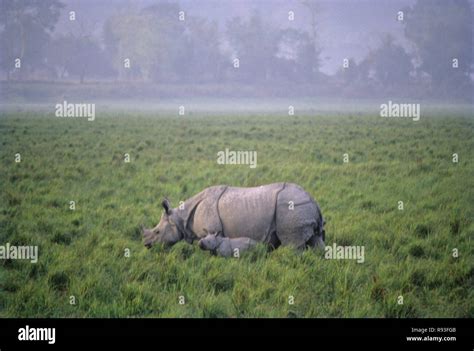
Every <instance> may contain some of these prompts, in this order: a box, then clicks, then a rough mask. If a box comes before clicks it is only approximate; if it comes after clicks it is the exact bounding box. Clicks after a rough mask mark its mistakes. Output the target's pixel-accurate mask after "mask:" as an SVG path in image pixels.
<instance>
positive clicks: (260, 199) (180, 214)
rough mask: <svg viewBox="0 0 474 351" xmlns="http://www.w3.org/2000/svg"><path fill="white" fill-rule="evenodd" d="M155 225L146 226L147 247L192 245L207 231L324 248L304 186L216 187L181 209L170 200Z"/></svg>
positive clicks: (314, 206)
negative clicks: (177, 244) (155, 245)
mask: <svg viewBox="0 0 474 351" xmlns="http://www.w3.org/2000/svg"><path fill="white" fill-rule="evenodd" d="M162 206H163V208H164V210H165V211H164V212H163V214H162V216H161V219H160V223H158V225H157V226H156V227H154V228H153V229H143V236H144V241H145V246H147V247H151V246H152V245H153V243H155V242H159V243H163V244H165V245H168V246H170V245H173V244H175V243H177V242H178V241H180V240H185V241H187V242H188V243H192V242H193V241H194V240H196V239H200V238H203V237H205V236H206V235H208V234H218V233H219V234H220V235H223V236H225V237H229V238H237V237H248V238H251V239H253V240H255V241H258V242H262V243H266V244H268V245H271V246H273V247H274V248H277V247H278V246H280V245H291V246H294V247H296V248H298V249H302V248H305V247H317V246H321V247H324V240H325V232H324V220H323V216H322V215H321V211H320V208H319V206H318V204H317V203H316V202H315V201H314V199H313V198H312V197H311V195H309V194H308V193H307V192H306V191H304V190H303V189H302V188H301V187H300V186H298V185H296V184H291V183H274V184H269V185H263V186H260V187H254V188H237V187H231V186H225V185H219V186H212V187H209V188H206V189H204V190H203V191H201V192H200V193H199V194H197V195H195V196H193V197H192V198H190V199H188V200H187V201H185V202H184V203H181V205H180V206H179V207H177V208H172V207H171V205H170V203H169V201H168V200H166V199H165V200H164V201H163V202H162Z"/></svg>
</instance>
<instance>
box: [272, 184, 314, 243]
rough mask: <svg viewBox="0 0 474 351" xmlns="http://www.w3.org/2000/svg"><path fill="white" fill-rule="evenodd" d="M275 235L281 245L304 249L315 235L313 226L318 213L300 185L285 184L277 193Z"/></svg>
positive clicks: (312, 201)
mask: <svg viewBox="0 0 474 351" xmlns="http://www.w3.org/2000/svg"><path fill="white" fill-rule="evenodd" d="M277 204H278V206H277V213H276V235H277V236H278V239H279V240H280V241H281V244H282V245H285V246H286V245H290V246H293V247H295V248H297V249H304V248H305V247H306V246H307V245H308V242H310V240H311V239H312V238H313V237H314V236H315V232H314V227H315V224H316V223H317V216H318V215H319V212H318V208H317V205H316V203H315V202H314V200H313V199H312V198H311V196H310V195H309V194H308V193H307V192H305V191H304V190H303V189H302V188H301V187H299V186H297V185H294V184H287V186H286V187H285V189H284V190H283V191H281V192H280V194H279V195H278V202H277Z"/></svg>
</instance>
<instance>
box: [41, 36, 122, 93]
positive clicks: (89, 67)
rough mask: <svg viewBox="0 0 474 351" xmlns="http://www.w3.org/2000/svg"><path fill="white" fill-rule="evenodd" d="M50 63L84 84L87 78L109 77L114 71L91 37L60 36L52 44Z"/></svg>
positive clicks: (61, 75) (61, 76)
mask: <svg viewBox="0 0 474 351" xmlns="http://www.w3.org/2000/svg"><path fill="white" fill-rule="evenodd" d="M49 49H50V50H49V53H50V54H49V58H48V62H49V63H50V64H52V65H54V66H55V67H57V68H58V69H59V71H60V72H59V75H60V78H64V76H65V74H66V73H67V74H68V75H70V76H71V75H72V76H77V77H79V82H80V83H81V84H82V83H84V80H85V78H86V77H87V76H96V77H107V76H112V75H113V73H114V71H113V69H112V66H111V64H110V61H109V60H108V59H107V57H106V55H105V53H104V51H103V50H102V48H101V47H100V45H99V43H98V42H97V41H96V40H95V39H94V38H92V37H91V36H74V35H72V34H69V35H64V36H60V37H58V38H56V39H54V40H53V41H52V42H51V45H50V47H49Z"/></svg>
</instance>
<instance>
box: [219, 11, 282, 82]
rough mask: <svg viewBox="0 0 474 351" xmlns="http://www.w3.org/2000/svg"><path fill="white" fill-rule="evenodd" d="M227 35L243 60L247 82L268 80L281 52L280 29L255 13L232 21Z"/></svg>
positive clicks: (243, 71)
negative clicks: (279, 46) (246, 18)
mask: <svg viewBox="0 0 474 351" xmlns="http://www.w3.org/2000/svg"><path fill="white" fill-rule="evenodd" d="M226 34H227V39H228V40H229V43H230V45H231V47H232V48H233V50H234V51H235V58H238V59H239V64H240V68H239V71H238V72H239V73H240V74H239V76H240V77H241V78H242V79H243V80H244V81H247V82H255V81H257V82H265V81H268V80H269V79H270V78H271V73H272V68H271V67H272V65H273V63H274V61H275V59H276V54H277V51H278V45H279V44H278V43H279V33H278V31H277V30H275V29H274V28H271V27H270V25H269V24H267V23H264V22H263V20H262V18H261V17H260V15H259V13H258V12H254V13H253V14H252V16H251V17H250V18H249V19H248V20H246V21H244V20H242V19H241V18H238V17H237V18H234V19H232V20H231V21H229V22H228V23H227V30H226ZM229 64H230V62H229Z"/></svg>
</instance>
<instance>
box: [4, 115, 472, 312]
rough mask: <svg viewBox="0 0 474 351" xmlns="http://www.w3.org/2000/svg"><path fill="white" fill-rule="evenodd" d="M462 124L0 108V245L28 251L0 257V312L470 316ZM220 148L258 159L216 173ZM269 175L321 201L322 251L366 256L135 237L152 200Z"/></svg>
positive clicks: (468, 202) (251, 182)
mask: <svg viewBox="0 0 474 351" xmlns="http://www.w3.org/2000/svg"><path fill="white" fill-rule="evenodd" d="M473 131H474V119H473V118H472V116H467V115H464V116H463V115H457V116H453V115H441V116H435V115H430V116H423V117H422V118H421V120H420V121H418V122H414V121H412V120H410V119H382V118H380V117H378V116H377V115H375V114H374V115H371V114H366V115H350V114H347V113H343V114H340V115H332V116H327V115H326V116H312V115H311V114H310V113H308V114H304V115H298V116H291V117H289V116H278V115H276V114H262V115H259V116H254V115H251V114H242V115H227V116H221V115H219V114H214V115H206V114H199V115H196V114H194V115H187V116H183V117H177V116H175V115H158V114H153V113H148V112H140V113H135V114H134V113H128V112H122V113H114V112H108V113H107V114H106V115H104V114H98V115H97V117H96V120H95V121H93V122H88V121H87V120H86V119H67V118H64V119H60V118H55V117H54V116H53V114H51V113H49V114H42V113H33V112H9V113H3V114H2V116H1V118H0V165H1V172H0V186H1V192H0V245H4V244H5V243H7V242H9V243H10V244H12V245H38V246H39V260H38V263H36V264H32V263H30V262H29V261H20V260H2V261H0V317H129V316H130V317H132V316H133V317H141V316H145V317H474V289H473V288H474V259H473V257H474V242H473V239H474V223H473V218H474V216H473V215H474V164H473V162H472V160H473V159H474V158H473V156H474V155H473V150H474V138H473ZM225 148H229V149H230V150H256V151H257V152H258V166H257V168H256V169H251V168H249V167H248V166H245V165H239V166H235V165H218V164H217V162H216V159H217V156H216V155H217V152H218V151H220V150H225ZM16 153H20V154H21V162H20V163H15V154H16ZM125 153H128V154H130V158H131V162H130V163H125V162H124V154H125ZM345 153H347V154H348V155H349V162H348V163H343V154H345ZM453 153H457V154H458V155H459V163H453V162H452V154H453ZM282 181H287V182H294V183H297V184H299V185H301V186H302V187H303V188H305V189H306V190H307V191H308V192H310V193H311V194H312V195H313V197H314V198H315V199H316V200H317V201H318V202H319V204H320V206H321V208H322V212H323V215H324V216H325V218H326V220H327V226H326V228H327V229H326V235H327V237H326V244H327V245H332V243H337V244H338V245H363V246H365V262H364V263H357V262H356V261H354V260H327V259H325V258H324V252H321V251H319V252H314V251H305V252H303V253H296V252H294V251H292V250H291V249H289V248H281V249H278V250H276V251H274V252H271V253H267V252H266V250H265V249H264V248H263V247H257V248H256V249H255V250H252V251H250V252H246V253H244V254H243V255H242V257H241V258H240V259H225V258H219V257H211V256H210V255H209V253H208V252H204V251H201V250H200V249H199V248H198V247H197V245H196V244H194V245H189V244H186V243H184V242H183V243H179V244H178V245H176V246H174V247H173V248H171V249H163V248H161V247H153V248H152V249H151V250H147V249H146V248H145V247H144V246H143V244H142V242H141V234H140V230H139V225H140V224H145V225H146V226H147V227H150V226H152V225H155V224H156V223H157V222H158V221H159V217H160V215H161V208H160V202H161V199H162V198H163V196H168V197H169V199H170V200H171V202H172V204H173V205H174V206H177V204H178V202H179V201H180V200H185V199H187V198H188V197H190V196H192V195H194V194H195V193H197V192H199V191H201V190H202V189H204V188H205V187H207V186H211V185H217V184H229V185H233V186H256V185H262V184H266V183H272V182H282ZM71 200H73V201H75V203H76V209H75V210H74V211H73V210H70V209H69V202H70V201H71ZM398 201H403V202H404V210H403V211H400V210H398V208H397V207H398ZM454 248H456V249H458V251H459V257H457V258H455V257H453V251H452V250H453V249H454ZM127 249H129V250H130V257H126V255H125V253H126V252H128V251H127ZM290 295H291V296H293V297H294V304H292V305H291V304H289V303H288V302H289V296H290ZM71 296H74V298H75V304H71V303H70V302H71ZM180 296H184V298H185V303H184V304H180V303H179V297H180ZM399 296H403V304H398V303H397V299H398V297H399Z"/></svg>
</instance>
